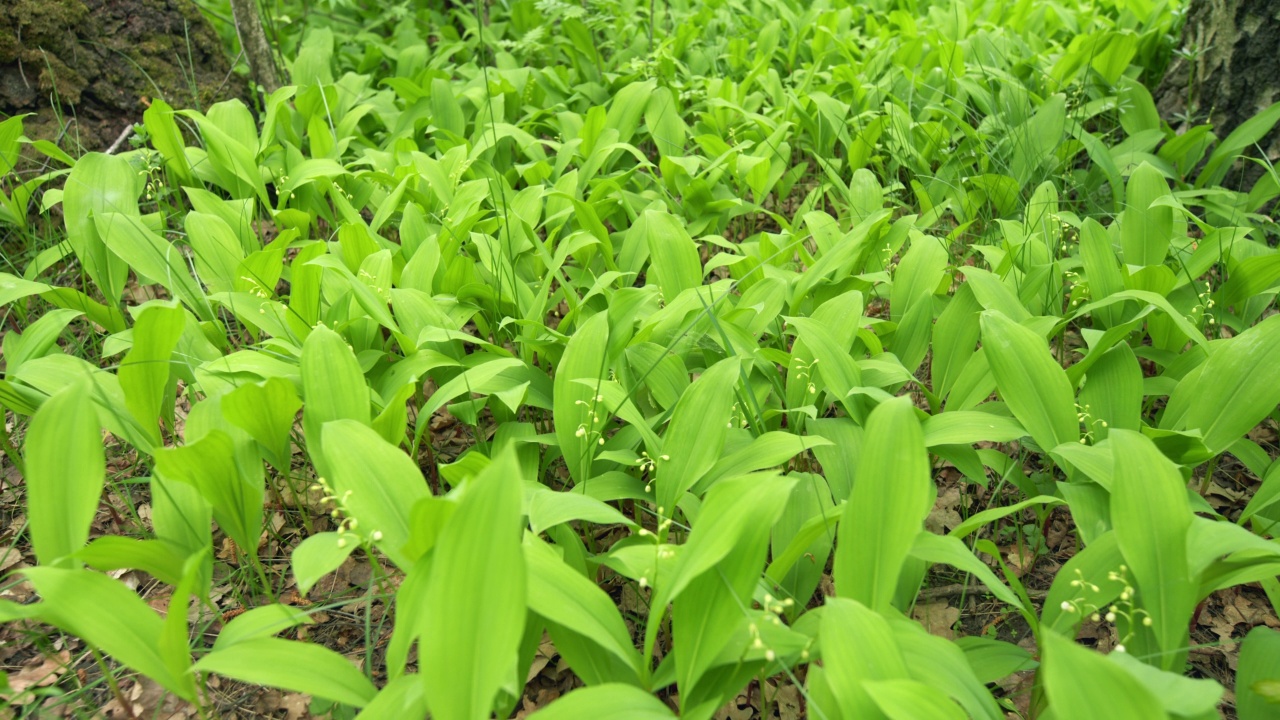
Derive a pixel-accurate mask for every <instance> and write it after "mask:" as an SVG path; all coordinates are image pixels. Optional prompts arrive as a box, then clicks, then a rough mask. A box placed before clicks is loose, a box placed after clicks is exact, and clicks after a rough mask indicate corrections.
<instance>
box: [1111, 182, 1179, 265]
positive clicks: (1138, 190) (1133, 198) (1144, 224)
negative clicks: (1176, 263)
mask: <svg viewBox="0 0 1280 720" xmlns="http://www.w3.org/2000/svg"><path fill="white" fill-rule="evenodd" d="M1168 195H1169V185H1168V183H1166V182H1165V179H1164V176H1163V175H1161V174H1160V171H1159V170H1157V169H1155V168H1154V167H1152V166H1151V165H1149V164H1147V163H1143V164H1142V165H1140V166H1138V169H1137V170H1134V171H1133V174H1132V175H1130V176H1129V184H1128V186H1127V187H1126V189H1125V203H1126V207H1125V209H1124V212H1123V213H1121V215H1120V251H1121V253H1122V254H1123V257H1124V261H1125V263H1126V264H1128V265H1138V266H1145V265H1159V264H1161V263H1163V262H1164V258H1165V255H1166V254H1167V253H1168V252H1169V243H1170V241H1171V240H1172V239H1173V232H1174V227H1175V223H1174V211H1173V208H1171V207H1168V206H1165V205H1159V204H1155V203H1156V201H1157V200H1159V199H1160V198H1163V197H1166V196H1168Z"/></svg>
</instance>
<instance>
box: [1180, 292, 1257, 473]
mask: <svg viewBox="0 0 1280 720" xmlns="http://www.w3.org/2000/svg"><path fill="white" fill-rule="evenodd" d="M1278 355H1280V316H1274V315H1273V316H1271V317H1269V318H1267V319H1266V320H1263V321H1262V322H1260V323H1258V324H1257V325H1255V326H1253V327H1251V328H1249V329H1248V330H1245V331H1244V332H1242V333H1240V334H1239V335H1237V336H1235V337H1234V338H1231V339H1230V340H1227V341H1226V342H1225V343H1221V344H1218V347H1216V348H1215V349H1214V351H1213V352H1212V353H1211V354H1210V355H1209V359H1208V360H1206V361H1205V363H1204V365H1203V366H1202V368H1201V370H1200V371H1199V373H1198V374H1197V375H1195V376H1194V377H1192V376H1188V378H1189V379H1188V380H1184V381H1183V382H1180V383H1179V384H1178V386H1177V387H1176V388H1175V389H1174V391H1173V393H1171V394H1170V396H1169V404H1168V407H1167V408H1166V410H1165V415H1166V417H1172V418H1175V419H1176V421H1175V422H1174V424H1173V425H1172V426H1171V427H1170V428H1169V429H1173V430H1197V429H1198V430H1199V431H1200V432H1201V434H1202V435H1203V437H1204V444H1205V445H1206V446H1207V447H1208V448H1209V452H1211V453H1212V454H1214V455H1217V454H1219V453H1221V452H1222V451H1224V450H1226V449H1227V448H1228V447H1230V446H1231V445H1232V444H1233V443H1235V441H1236V440H1239V439H1240V437H1241V436H1242V435H1244V434H1245V433H1247V432H1248V431H1249V430H1252V429H1253V427H1254V426H1255V425H1257V424H1258V422H1259V421H1261V420H1262V419H1263V418H1265V417H1266V416H1267V415H1268V414H1269V413H1271V412H1272V411H1274V410H1275V409H1276V404H1277V403H1278V402H1280V366H1277V364H1276V363H1275V358H1276V357H1277V356H1278ZM1161 425H1162V426H1165V423H1161Z"/></svg>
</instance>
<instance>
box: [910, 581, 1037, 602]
mask: <svg viewBox="0 0 1280 720" xmlns="http://www.w3.org/2000/svg"><path fill="white" fill-rule="evenodd" d="M967 594H972V595H990V594H991V591H990V590H988V589H987V586H986V585H983V584H982V583H970V584H968V585H963V584H960V583H956V584H955V585H942V586H939V587H932V588H925V589H924V590H921V591H920V595H919V599H920V600H940V599H942V598H953V597H958V596H960V595H967ZM1048 596H1049V593H1048V591H1047V590H1027V597H1029V598H1031V599H1032V600H1044V599H1045V598H1046V597H1048Z"/></svg>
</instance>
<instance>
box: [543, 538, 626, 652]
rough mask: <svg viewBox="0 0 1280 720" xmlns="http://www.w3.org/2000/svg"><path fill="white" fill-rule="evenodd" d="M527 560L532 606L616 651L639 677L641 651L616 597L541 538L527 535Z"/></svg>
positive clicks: (550, 617) (603, 646)
mask: <svg viewBox="0 0 1280 720" xmlns="http://www.w3.org/2000/svg"><path fill="white" fill-rule="evenodd" d="M524 562H525V564H526V566H527V567H528V583H529V585H528V587H529V609H530V610H532V611H533V612H536V613H538V614H539V615H541V616H542V617H544V618H546V619H548V620H550V621H552V622H554V623H556V624H558V625H562V626H564V627H566V628H568V629H570V630H572V631H574V632H576V633H578V634H579V635H581V636H582V637H583V638H585V639H586V640H589V641H590V642H593V643H595V644H597V645H599V647H600V648H602V649H603V650H605V651H607V652H610V653H612V654H613V655H614V656H615V657H617V658H618V659H619V660H621V661H622V662H623V663H624V664H625V665H626V666H627V667H629V668H631V669H632V671H633V673H635V676H636V677H638V676H639V673H640V654H639V653H638V652H637V651H636V649H635V646H634V645H633V644H632V642H631V634H630V632H628V631H627V626H626V624H625V623H623V621H622V616H621V615H620V614H619V613H618V609H617V608H616V607H615V606H614V604H613V600H612V599H611V598H610V597H609V596H608V595H606V594H605V593H604V591H603V590H601V589H600V588H599V587H597V586H596V584H595V583H593V582H591V581H590V580H588V579H586V578H584V577H583V576H582V575H581V574H580V573H578V572H577V571H575V570H573V569H572V568H570V567H569V566H568V565H566V564H565V563H564V561H563V560H561V559H560V557H559V556H558V555H557V554H556V552H555V550H553V549H552V548H551V546H549V545H547V544H546V543H544V542H542V541H541V540H538V539H536V538H528V539H526V541H525V544H524Z"/></svg>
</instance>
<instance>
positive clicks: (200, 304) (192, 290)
mask: <svg viewBox="0 0 1280 720" xmlns="http://www.w3.org/2000/svg"><path fill="white" fill-rule="evenodd" d="M94 226H95V227H96V228H97V232H98V236H99V237H101V238H102V242H103V243H105V244H106V246H107V247H108V248H110V249H111V252H112V253H114V254H115V255H117V256H119V257H120V258H123V259H124V260H125V262H127V263H129V267H131V268H133V270H134V272H135V273H136V274H138V275H139V276H141V277H139V282H143V281H145V282H148V283H151V282H154V283H159V284H160V285H162V286H164V288H165V289H166V290H168V291H169V292H170V293H172V294H173V296H174V297H175V298H177V299H179V300H181V301H182V304H184V305H186V306H187V308H188V309H190V310H191V312H192V313H194V314H195V316H196V317H198V318H200V319H201V320H206V321H211V320H213V319H214V318H213V310H212V308H210V307H209V301H208V299H207V298H205V296H204V291H203V290H201V289H200V284H199V283H197V282H196V280H195V278H193V277H192V276H191V272H190V270H189V269H188V268H187V261H186V258H185V257H184V256H183V254H182V250H180V249H178V247H177V246H175V245H174V244H173V243H171V242H169V241H168V240H166V239H164V238H163V237H161V236H159V235H157V234H156V233H155V232H153V231H152V230H151V228H149V227H147V225H146V223H144V222H143V221H142V219H141V218H139V217H135V216H132V215H126V214H124V213H118V212H104V213H101V214H99V215H95V216H94Z"/></svg>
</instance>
